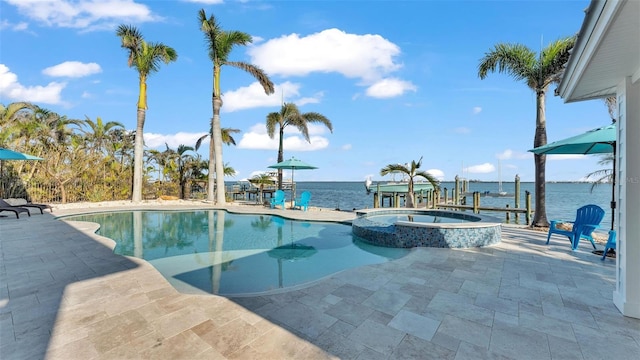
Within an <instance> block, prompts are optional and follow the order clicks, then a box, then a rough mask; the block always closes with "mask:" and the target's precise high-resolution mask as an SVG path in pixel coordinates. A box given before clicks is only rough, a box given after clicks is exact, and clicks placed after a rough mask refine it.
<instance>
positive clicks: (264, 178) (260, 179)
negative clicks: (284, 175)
mask: <svg viewBox="0 0 640 360" xmlns="http://www.w3.org/2000/svg"><path fill="white" fill-rule="evenodd" d="M249 182H250V183H252V184H254V185H256V186H258V194H257V201H258V203H260V204H262V195H263V191H264V186H265V185H273V179H272V178H271V176H269V175H268V174H266V173H261V174H256V175H254V176H253V177H251V179H249Z"/></svg>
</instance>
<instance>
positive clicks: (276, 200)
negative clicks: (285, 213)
mask: <svg viewBox="0 0 640 360" xmlns="http://www.w3.org/2000/svg"><path fill="white" fill-rule="evenodd" d="M284 203H285V198H284V191H282V190H276V192H275V193H274V194H273V197H272V198H271V208H272V209H275V207H276V206H278V205H280V206H282V210H284Z"/></svg>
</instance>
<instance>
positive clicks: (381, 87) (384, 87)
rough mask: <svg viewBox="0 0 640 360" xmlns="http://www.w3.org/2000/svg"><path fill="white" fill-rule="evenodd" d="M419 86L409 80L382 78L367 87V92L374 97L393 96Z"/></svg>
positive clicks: (414, 89)
mask: <svg viewBox="0 0 640 360" xmlns="http://www.w3.org/2000/svg"><path fill="white" fill-rule="evenodd" d="M416 90H418V88H417V87H416V86H415V85H413V84H412V83H411V82H409V81H404V80H400V79H396V78H388V79H382V80H380V81H378V82H376V83H375V84H373V85H371V86H369V87H368V88H367V91H366V94H367V95H368V96H370V97H374V98H384V99H386V98H392V97H396V96H400V95H402V94H404V93H405V92H407V91H413V92H415V91H416Z"/></svg>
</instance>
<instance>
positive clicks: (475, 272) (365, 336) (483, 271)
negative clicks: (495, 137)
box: [0, 204, 640, 359]
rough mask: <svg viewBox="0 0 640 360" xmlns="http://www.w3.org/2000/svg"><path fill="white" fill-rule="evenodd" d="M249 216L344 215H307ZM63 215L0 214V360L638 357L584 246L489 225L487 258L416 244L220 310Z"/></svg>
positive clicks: (635, 342) (610, 285)
mask: <svg viewBox="0 0 640 360" xmlns="http://www.w3.org/2000/svg"><path fill="white" fill-rule="evenodd" d="M185 206H188V207H189V208H195V207H198V208H211V207H210V205H205V204H190V205H185ZM164 208H168V206H166V205H164ZM171 208H176V206H171ZM106 209H107V208H101V209H95V208H94V209H88V210H106ZM230 210H232V211H240V212H252V211H255V210H256V208H254V207H250V206H230ZM259 210H260V211H265V212H272V213H277V214H286V215H290V216H294V217H298V218H312V219H322V220H334V221H340V220H342V221H345V220H350V219H351V218H353V213H347V212H338V211H328V210H325V211H318V210H317V209H316V210H315V211H308V212H301V211H287V212H283V211H282V210H268V209H262V208H260V209H259ZM72 212H73V213H76V212H82V209H73V210H64V209H55V210H54V214H53V216H52V215H51V214H48V213H47V214H45V215H40V214H35V213H33V215H32V216H31V217H26V216H24V215H22V216H21V218H20V219H16V218H15V216H13V214H11V215H10V216H9V217H5V218H0V253H1V254H2V262H1V263H0V358H1V359H40V358H47V359H126V358H130V359H137V358H141V359H151V358H152V359H487V358H491V359H610V358H611V359H636V358H637V356H638V354H640V320H638V319H632V318H628V317H624V316H622V315H621V314H620V312H619V311H618V310H617V309H616V308H615V306H614V305H613V302H612V300H611V298H612V292H613V290H614V282H615V274H614V271H615V260H613V259H609V258H608V259H606V260H605V261H604V262H602V261H600V257H598V256H596V255H593V254H591V252H590V250H591V246H590V245H589V244H584V245H582V246H581V248H580V249H579V250H578V251H575V252H572V251H571V250H570V246H569V243H568V241H567V240H565V239H561V238H560V237H555V238H554V239H553V240H552V242H551V244H550V245H545V241H546V234H543V233H539V232H534V231H529V230H526V229H522V228H514V227H505V228H504V229H503V239H502V242H501V243H500V244H498V245H496V246H492V247H488V248H476V249H463V250H452V249H432V248H417V249H414V250H413V251H411V253H410V254H409V255H408V256H406V257H404V258H402V259H399V260H395V261H391V262H388V263H384V264H378V265H371V266H364V267H360V268H356V269H352V270H347V271H343V272H341V273H338V274H335V275H333V276H330V277H328V278H326V279H324V280H321V281H319V282H316V283H314V284H313V285H311V286H308V287H303V288H299V289H296V290H294V291H290V292H284V293H279V294H274V295H265V296H257V297H240V298H231V299H227V298H224V297H219V296H213V295H187V294H181V293H178V292H177V291H176V290H175V289H174V288H173V287H171V285H170V284H169V283H168V282H167V281H166V280H165V279H164V278H163V277H162V276H161V275H160V274H159V273H158V272H157V271H156V270H155V269H154V268H153V267H152V266H151V265H149V264H148V263H147V262H145V261H143V260H139V259H136V258H130V257H123V256H119V255H115V254H113V252H112V248H113V245H114V244H113V242H112V241H110V240H109V239H105V238H102V237H100V236H98V235H95V234H93V231H94V230H95V226H91V225H86V224H84V225H83V224H80V225H79V224H78V223H67V222H65V221H60V220H56V219H54V216H59V215H64V214H68V213H72ZM4 214H7V213H4ZM605 345H606V346H605Z"/></svg>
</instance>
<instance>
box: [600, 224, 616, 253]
mask: <svg viewBox="0 0 640 360" xmlns="http://www.w3.org/2000/svg"><path fill="white" fill-rule="evenodd" d="M609 249H613V250H615V249H616V231H615V230H609V240H607V245H605V246H604V252H603V253H602V260H604V259H605V258H606V257H607V251H609Z"/></svg>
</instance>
